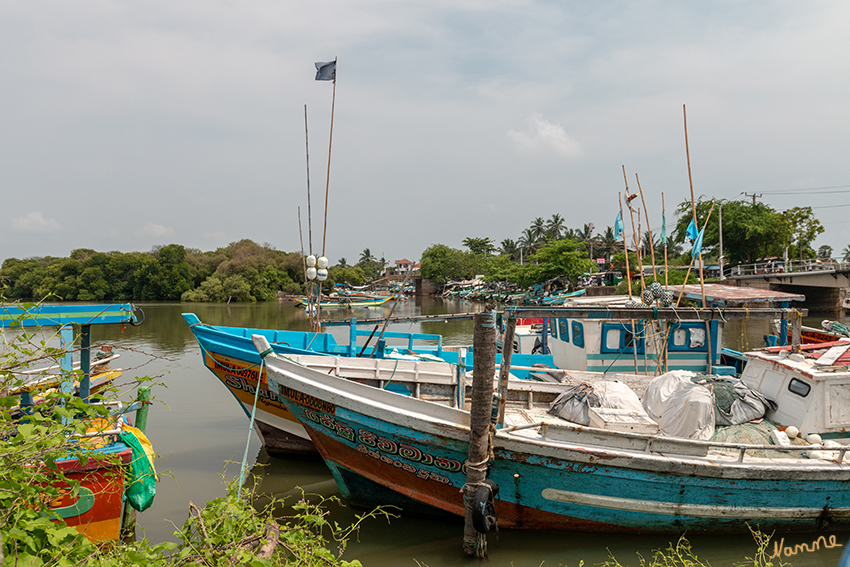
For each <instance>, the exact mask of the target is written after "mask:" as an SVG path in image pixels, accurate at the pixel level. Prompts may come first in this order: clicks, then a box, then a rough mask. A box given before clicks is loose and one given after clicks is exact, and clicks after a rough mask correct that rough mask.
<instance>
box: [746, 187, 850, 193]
mask: <svg viewBox="0 0 850 567" xmlns="http://www.w3.org/2000/svg"><path fill="white" fill-rule="evenodd" d="M848 188H850V185H832V186H829V187H801V188H798V189H776V190H775V191H762V193H763V194H765V195H794V194H801V193H805V194H823V193H850V189H848ZM831 189H845V190H844V191H831ZM745 194H746V193H745Z"/></svg>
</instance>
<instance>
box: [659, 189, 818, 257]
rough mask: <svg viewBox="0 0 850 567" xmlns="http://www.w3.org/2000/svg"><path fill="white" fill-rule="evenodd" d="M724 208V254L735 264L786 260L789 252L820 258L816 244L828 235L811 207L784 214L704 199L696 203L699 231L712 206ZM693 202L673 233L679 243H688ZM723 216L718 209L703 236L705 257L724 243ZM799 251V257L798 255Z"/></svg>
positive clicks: (745, 203) (681, 213) (762, 206)
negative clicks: (775, 259) (822, 235)
mask: <svg viewBox="0 0 850 567" xmlns="http://www.w3.org/2000/svg"><path fill="white" fill-rule="evenodd" d="M715 202H716V205H722V206H723V253H724V256H725V257H726V258H728V260H729V263H730V264H731V265H733V266H734V265H736V264H751V263H753V262H757V261H758V260H761V259H762V258H768V257H771V256H779V257H782V256H783V255H784V253H785V249H786V248H788V249H790V256H791V257H792V258H793V257H794V256H798V257H799V259H801V260H802V259H804V258H812V259H813V258H816V257H817V254H816V253H815V250H814V249H813V248H812V243H813V242H814V240H815V238H817V236H818V235H819V234H822V233H823V232H824V228H823V226H822V225H821V223H820V221H819V220H818V219H816V218H815V216H814V214H813V213H812V208H811V207H794V208H791V209H788V210H786V211H783V212H780V211H776V210H774V209H773V208H772V207H770V206H768V205H765V204H764V203H751V202H748V201H726V200H724V199H716V200H715V199H707V198H706V197H704V196H703V197H700V198H699V200H698V201H697V203H696V209H697V218H698V219H699V220H700V224H699V228H700V229H702V225H703V223H705V219H706V217H707V215H708V211H709V210H710V209H711V206H712V203H715ZM691 211H692V209H691V202H690V201H683V202H682V203H680V204H679V206H678V208H677V210H676V212H677V214H678V216H679V220H678V222H677V223H676V228H675V231H674V233H673V237H674V239H675V240H678V241H680V242H681V241H684V239H685V232H686V230H687V228H688V224H689V223H690V222H691V219H692V218H693V214H692V212H691ZM719 218H720V215H719V214H718V210H717V208H716V207H715V210H714V212H713V213H712V215H711V218H710V219H709V221H708V225H707V226H706V229H705V236H704V237H703V247H702V253H703V256H717V255H718V254H719V244H720V229H719V227H720V223H719ZM795 252H796V254H795Z"/></svg>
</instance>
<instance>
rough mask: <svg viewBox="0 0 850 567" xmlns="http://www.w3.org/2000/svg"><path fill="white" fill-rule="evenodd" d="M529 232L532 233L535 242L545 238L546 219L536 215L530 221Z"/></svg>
mask: <svg viewBox="0 0 850 567" xmlns="http://www.w3.org/2000/svg"><path fill="white" fill-rule="evenodd" d="M529 228H530V229H531V233H532V234H533V235H534V243H535V244H537V243H538V242H539V241H540V240H542V239H544V238H546V221H544V220H543V217H537V218H536V219H534V220H533V221H532V222H531V226H530V227H529Z"/></svg>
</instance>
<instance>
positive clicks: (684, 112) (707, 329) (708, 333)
mask: <svg viewBox="0 0 850 567" xmlns="http://www.w3.org/2000/svg"><path fill="white" fill-rule="evenodd" d="M682 116H683V118H684V122H685V156H686V157H687V160H688V183H689V184H690V187H691V209H692V210H693V213H694V225H696V223H697V204H696V201H695V200H694V178H693V176H692V175H691V151H690V148H689V147H688V112H687V109H686V108H685V105H684V104H683V105H682ZM711 208H712V209H714V204H713V203H712V205H711ZM710 215H711V213H709V216H710ZM705 222H706V224H708V218H706V221H705ZM703 278H704V274H703V263H702V252H700V254H699V287H700V291H701V292H702V306H703V307H705V280H704V279H703ZM705 332H706V336H707V338H708V373H709V374H711V362H712V360H711V359H712V356H711V325H709V324H708V323H706V324H705Z"/></svg>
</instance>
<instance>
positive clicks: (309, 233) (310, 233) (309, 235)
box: [298, 104, 313, 255]
mask: <svg viewBox="0 0 850 567" xmlns="http://www.w3.org/2000/svg"><path fill="white" fill-rule="evenodd" d="M304 147H305V149H306V150H307V241H308V242H309V244H310V254H312V253H313V213H312V209H311V208H310V139H309V137H308V135H307V105H306V104H305V105H304ZM298 220H299V222H300V221H301V213H299V214H298ZM301 250H302V252H301V254H302V255H303V254H304V252H303V251H304V242H303V239H302V242H301Z"/></svg>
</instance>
